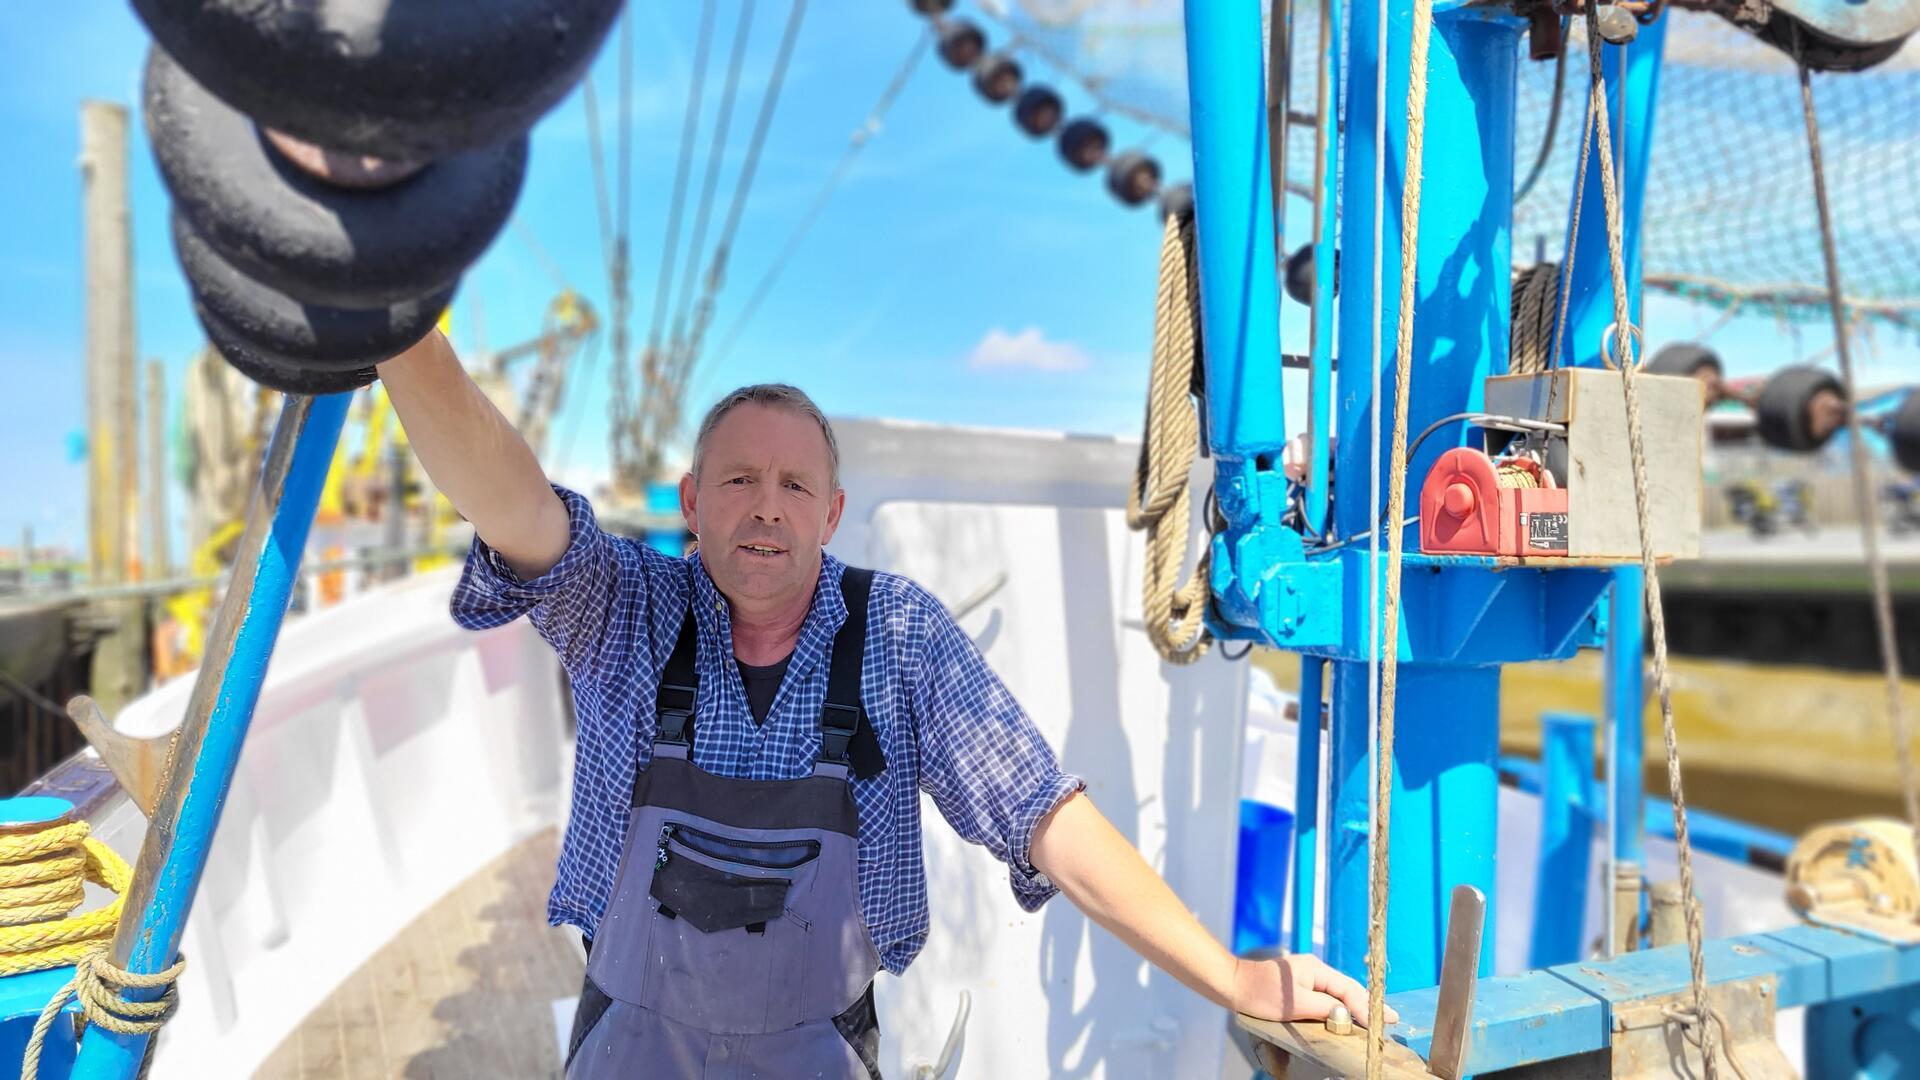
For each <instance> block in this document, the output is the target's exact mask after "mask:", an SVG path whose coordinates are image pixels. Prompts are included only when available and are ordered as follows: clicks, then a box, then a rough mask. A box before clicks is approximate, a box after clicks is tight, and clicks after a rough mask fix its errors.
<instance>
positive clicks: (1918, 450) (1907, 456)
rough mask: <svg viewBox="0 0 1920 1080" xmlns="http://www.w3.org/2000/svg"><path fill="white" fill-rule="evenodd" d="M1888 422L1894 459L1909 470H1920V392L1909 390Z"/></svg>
mask: <svg viewBox="0 0 1920 1080" xmlns="http://www.w3.org/2000/svg"><path fill="white" fill-rule="evenodd" d="M1886 423H1887V426H1886V433H1887V439H1888V441H1889V442H1891V443H1893V460H1895V461H1897V462H1899V463H1900V467H1901V468H1903V469H1905V470H1907V471H1908V472H1920V394H1916V393H1914V392H1913V391H1912V390H1908V391H1907V396H1906V398H1905V399H1904V400H1902V401H1901V402H1900V407H1899V408H1898V409H1895V410H1894V411H1893V415H1892V416H1890V417H1888V418H1887V422H1886Z"/></svg>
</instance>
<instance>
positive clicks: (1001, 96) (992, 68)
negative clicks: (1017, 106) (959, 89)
mask: <svg viewBox="0 0 1920 1080" xmlns="http://www.w3.org/2000/svg"><path fill="white" fill-rule="evenodd" d="M973 88H974V89H975V90H977V91H979V93H980V96H981V97H983V98H986V99H987V100H988V101H991V102H993V103H994V104H995V105H998V104H1000V103H1001V102H1003V101H1006V100H1008V99H1009V98H1011V97H1013V95H1015V94H1017V93H1019V92H1020V65H1019V63H1017V62H1016V61H1015V60H1014V59H1013V57H1011V56H1007V55H1006V54H1004V53H1003V54H1001V55H999V56H989V57H987V58H986V59H985V60H982V61H980V63H979V64H978V65H977V66H976V67H975V68H974V69H973Z"/></svg>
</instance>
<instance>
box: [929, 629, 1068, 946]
mask: <svg viewBox="0 0 1920 1080" xmlns="http://www.w3.org/2000/svg"><path fill="white" fill-rule="evenodd" d="M923 599H924V602H925V603H926V605H927V614H926V618H927V625H928V632H927V636H926V639H925V641H924V643H923V644H922V645H921V649H920V651H921V656H920V665H919V671H918V673H917V675H916V677H915V679H914V691H913V714H914V715H913V719H914V727H915V730H916V733H917V735H918V737H919V742H920V787H921V789H922V790H923V791H925V792H926V793H927V794H928V795H931V796H932V797H933V801H934V805H935V806H937V807H939V808H940V813H941V816H943V817H945V818H946V819H947V823H948V824H949V825H951V826H953V829H954V831H955V832H957V833H959V834H960V836H961V838H962V839H965V840H968V841H970V842H972V843H976V844H980V845H982V846H984V847H985V848H986V849H987V850H989V851H991V852H993V854H994V856H995V857H996V858H998V859H1000V860H1001V861H1002V862H1004V863H1006V864H1007V868H1008V874H1009V877H1010V879H1011V882H1012V885H1013V895H1014V899H1015V900H1017V901H1018V902H1019V904H1020V906H1021V907H1022V908H1024V909H1026V910H1027V911H1037V910H1039V908H1040V905H1042V904H1044V903H1046V902H1047V900H1048V899H1049V898H1051V897H1052V896H1053V894H1054V893H1056V892H1058V891H1059V889H1058V887H1057V886H1055V885H1054V884H1053V882H1051V881H1049V880H1048V879H1047V876H1046V875H1045V874H1042V873H1041V872H1040V871H1039V870H1038V869H1037V868H1035V867H1034V865H1033V861H1032V858H1031V854H1032V850H1033V833H1034V830H1035V829H1036V828H1037V827H1039V824H1040V822H1041V820H1042V819H1043V818H1045V817H1046V816H1047V815H1048V814H1050V813H1052V812H1053V810H1054V808H1056V807H1058V806H1059V805H1060V804H1061V802H1063V801H1064V800H1065V799H1066V798H1067V797H1068V796H1069V795H1072V794H1073V793H1074V792H1076V791H1079V790H1081V789H1083V788H1085V787H1086V783H1085V782H1084V781H1082V780H1081V779H1080V778H1079V777H1076V776H1072V775H1069V774H1067V773H1065V772H1063V771H1061V768H1060V765H1059V762H1058V760H1057V759H1056V758H1055V757H1054V753H1053V750H1052V748H1051V747H1049V746H1048V745H1047V743H1046V740H1045V739H1044V738H1042V737H1041V735H1040V731H1039V729H1038V728H1036V727H1035V726H1034V724H1033V720H1032V718H1030V717H1028V716H1027V714H1026V711H1025V710H1023V709H1022V708H1021V707H1020V703H1019V702H1018V701H1015V700H1014V697H1013V694H1012V693H1011V692H1009V691H1008V690H1007V688H1006V686H1005V684H1003V683H1002V682H1001V681H1000V678H999V676H997V675H995V674H994V673H993V669H992V668H991V667H988V666H987V662H986V659H985V658H984V657H982V656H981V655H980V651H979V650H978V649H976V648H974V644H973V641H972V639H970V638H969V637H967V635H966V633H965V631H963V630H961V629H960V627H959V625H958V624H956V623H955V622H954V621H953V618H952V617H951V616H950V615H948V614H947V611H946V609H945V608H944V607H942V606H941V605H940V603H939V601H937V600H934V599H933V598H932V597H931V596H925V597H924V598H923Z"/></svg>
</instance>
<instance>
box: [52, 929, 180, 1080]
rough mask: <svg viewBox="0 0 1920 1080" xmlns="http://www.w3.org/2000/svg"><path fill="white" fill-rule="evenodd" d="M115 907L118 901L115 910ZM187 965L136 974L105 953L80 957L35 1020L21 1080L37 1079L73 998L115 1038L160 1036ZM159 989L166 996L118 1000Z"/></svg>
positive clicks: (92, 1020)
mask: <svg viewBox="0 0 1920 1080" xmlns="http://www.w3.org/2000/svg"><path fill="white" fill-rule="evenodd" d="M118 903H119V901H117V900H116V901H115V904H116V906H117V905H118ZM186 966H187V962H186V961H185V960H176V961H174V963H173V966H171V967H169V968H167V969H166V970H165V971H159V972H155V973H154V974H152V975H138V974H135V973H134V972H131V971H126V970H123V969H121V968H117V967H114V966H113V964H112V963H111V962H109V961H108V960H107V958H106V955H105V953H104V952H102V953H97V954H93V955H89V956H83V957H81V958H80V960H79V961H78V962H77V963H76V964H74V968H73V978H72V979H69V980H68V981H67V984H66V985H65V986H63V987H61V988H60V990H59V992H58V993H56V994H54V995H53V998H52V1000H50V1001H48V1002H47V1007H46V1008H44V1009H42V1010H40V1019H38V1020H36V1021H34V1024H33V1035H32V1036H31V1037H30V1038H29V1039H28V1040H27V1050H26V1054H25V1055H24V1056H23V1057H22V1059H21V1062H20V1080H37V1078H38V1076H39V1075H40V1052H41V1050H42V1049H44V1048H45V1046H46V1041H47V1032H49V1031H51V1030H52V1029H53V1022H54V1020H56V1019H57V1018H58V1017H59V1016H60V1010H62V1009H64V1008H66V1006H67V1002H68V1001H70V1000H72V999H73V998H75V997H78V998H79V999H80V1009H81V1012H82V1014H83V1015H84V1016H85V1017H86V1018H87V1023H89V1024H94V1025H97V1026H99V1027H102V1028H105V1029H106V1030H108V1031H111V1032H113V1033H114V1034H116V1035H140V1036H145V1035H153V1034H155V1033H156V1032H158V1031H159V1030H160V1028H161V1027H162V1026H163V1025H165V1024H166V1022H167V1020H168V1018H170V1017H171V1016H173V1011H174V1009H175V1008H177V1007H178V1006H179V1004H180V992H179V989H178V988H177V987H175V986H174V980H176V979H178V978H179V977H180V973H181V972H182V971H184V970H186ZM161 987H166V992H165V993H163V994H161V995H160V997H159V998H158V999H157V1000H154V1001H128V1000H127V999H126V998H124V997H122V996H120V992H121V991H122V990H157V989H159V988H161ZM149 1047H151V1044H149ZM151 1061H152V1055H151V1053H149V1054H148V1056H147V1062H151ZM147 1062H143V1063H142V1064H141V1068H140V1075H141V1076H145V1075H146V1071H147Z"/></svg>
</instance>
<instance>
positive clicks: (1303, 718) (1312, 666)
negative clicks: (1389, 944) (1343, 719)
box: [1292, 656, 1326, 953]
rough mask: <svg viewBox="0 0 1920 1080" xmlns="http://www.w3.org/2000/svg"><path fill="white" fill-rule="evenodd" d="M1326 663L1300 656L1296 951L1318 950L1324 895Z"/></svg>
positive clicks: (1295, 791)
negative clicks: (1316, 923) (1316, 930)
mask: <svg viewBox="0 0 1920 1080" xmlns="http://www.w3.org/2000/svg"><path fill="white" fill-rule="evenodd" d="M1325 672H1326V662H1325V661H1323V660H1321V659H1320V658H1319V657H1317V656H1302V657H1301V658H1300V710H1299V711H1300V742H1299V746H1298V750H1297V752H1296V753H1295V755H1294V774H1293V776H1294V782H1293V950H1292V951H1294V952H1297V953H1310V952H1312V951H1313V916H1314V912H1315V910H1316V909H1317V907H1318V904H1319V899H1320V883H1319V880H1318V875H1319V870H1320V867H1319V861H1320V741H1321V740H1320V722H1321V715H1320V697H1321V691H1322V690H1323V689H1324V687H1325V682H1324V680H1323V678H1322V676H1323V675H1324V674H1325Z"/></svg>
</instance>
